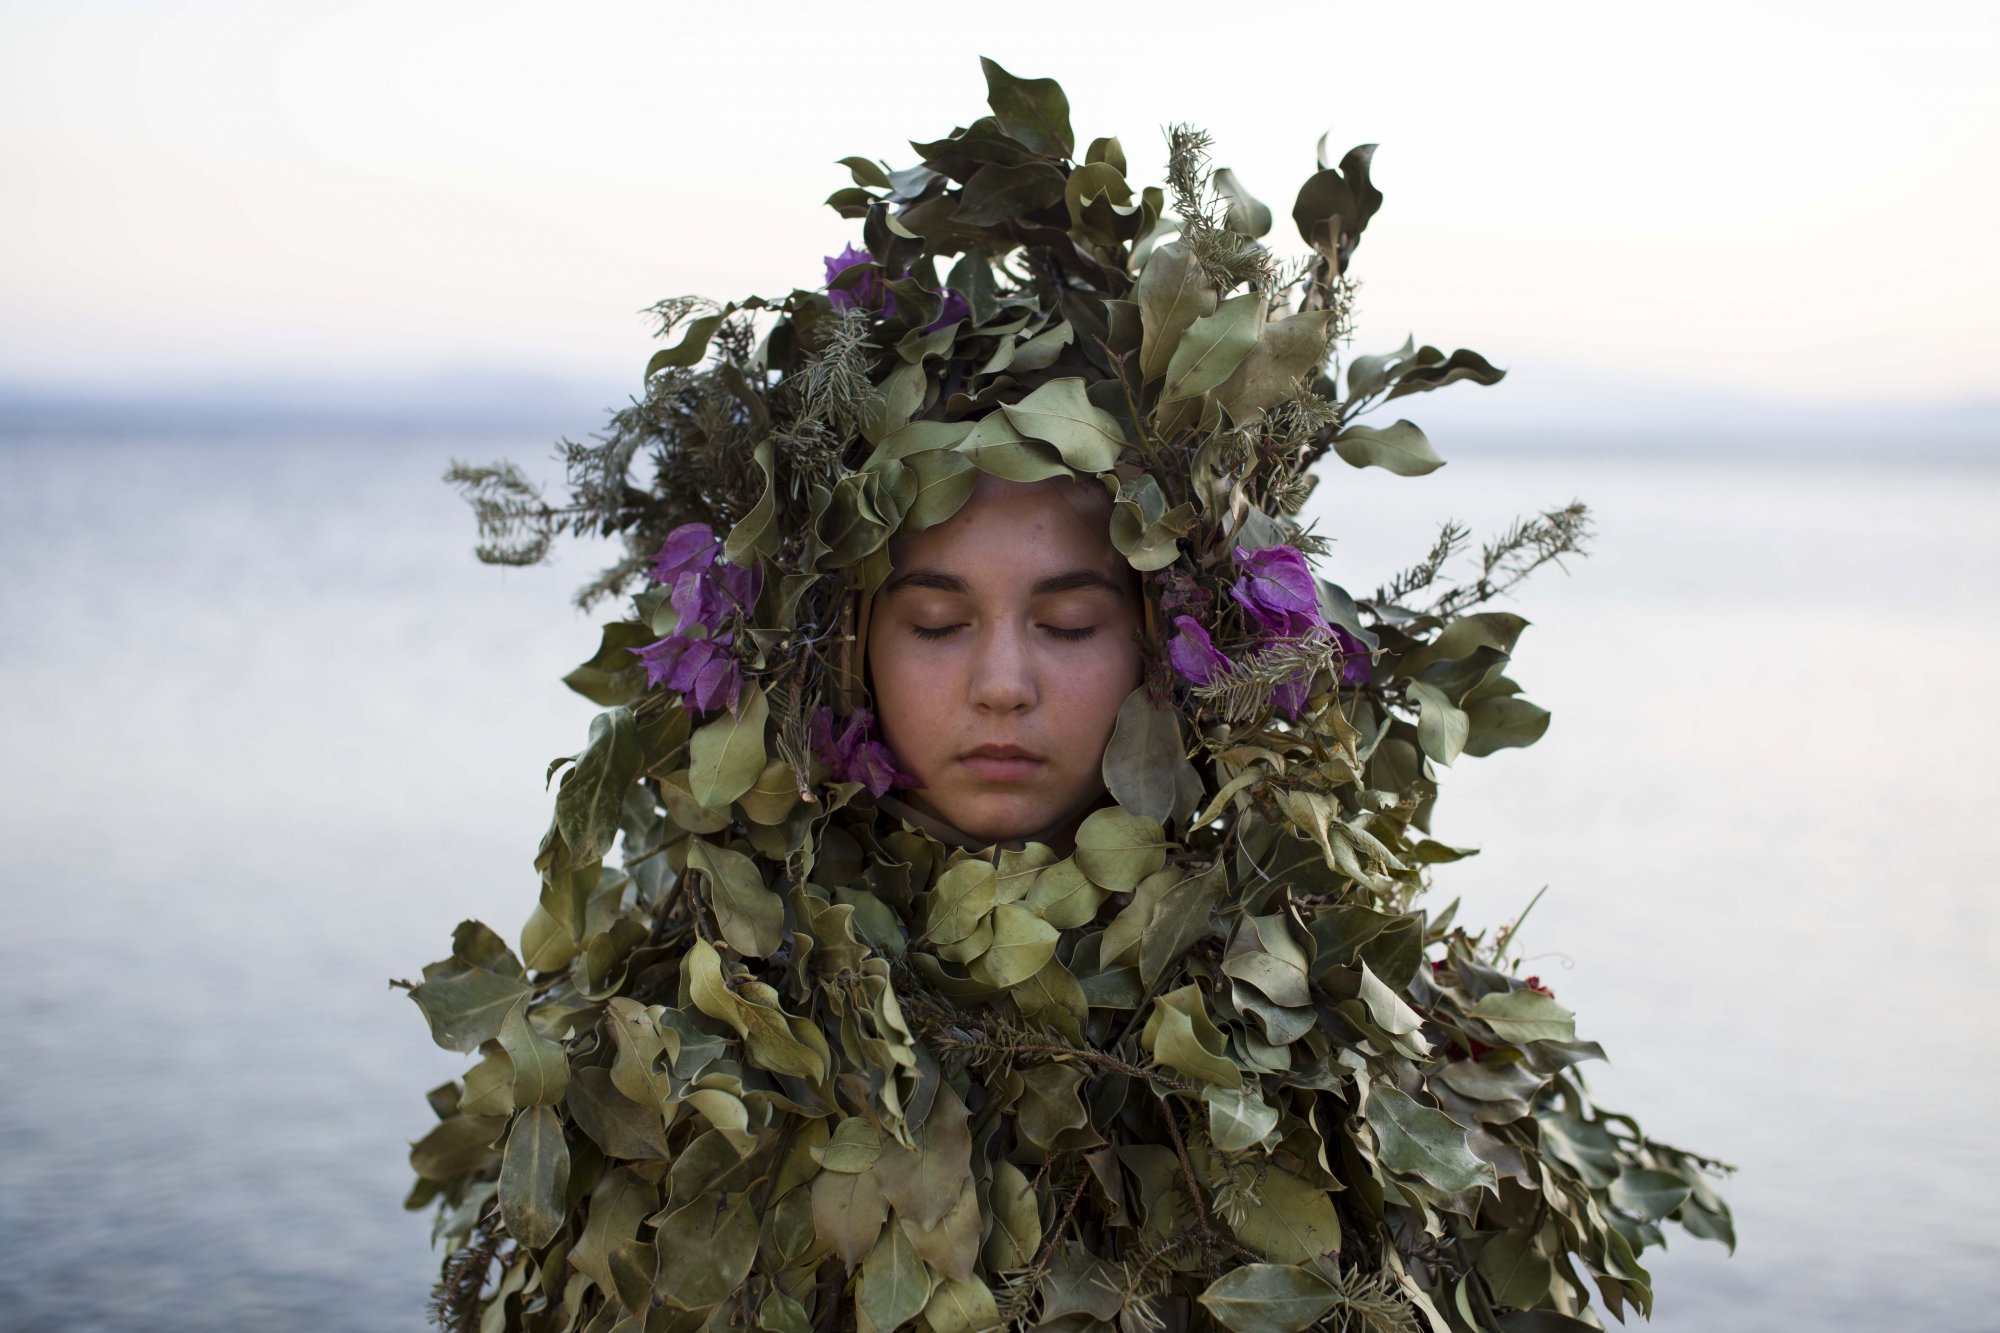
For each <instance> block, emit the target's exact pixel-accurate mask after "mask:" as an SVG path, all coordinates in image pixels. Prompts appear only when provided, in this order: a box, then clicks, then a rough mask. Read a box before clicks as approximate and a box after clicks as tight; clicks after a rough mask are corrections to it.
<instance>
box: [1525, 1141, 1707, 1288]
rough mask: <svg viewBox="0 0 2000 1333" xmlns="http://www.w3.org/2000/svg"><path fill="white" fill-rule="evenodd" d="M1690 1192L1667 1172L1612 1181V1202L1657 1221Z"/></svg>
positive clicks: (1691, 1190) (1626, 1173)
mask: <svg viewBox="0 0 2000 1333" xmlns="http://www.w3.org/2000/svg"><path fill="white" fill-rule="evenodd" d="M1692 1193H1694V1187H1693V1186H1691V1185H1689V1184H1688V1183H1687V1182H1686V1181H1685V1180H1682V1179H1681V1178H1680V1177H1679V1176H1676V1175H1673V1174H1671V1173H1670V1172H1666V1171H1644V1170H1627V1171H1623V1172H1620V1173H1619V1176H1618V1179H1616V1180H1614V1181H1612V1182H1611V1206H1612V1207H1614V1208H1620V1209H1623V1210H1624V1211H1625V1212H1628V1213H1631V1214H1633V1215H1635V1216H1638V1217H1644V1218H1647V1219H1649V1220H1651V1221H1654V1222H1658V1221H1660V1220H1662V1219H1664V1218H1666V1217H1669V1216H1671V1215H1672V1214H1673V1211H1674V1210H1675V1209H1676V1208H1679V1207H1680V1206H1681V1205H1682V1204H1684V1203H1686V1202H1687V1201H1688V1196H1689V1195H1691V1194H1692ZM1515 1304H1517V1305H1518V1304H1525V1302H1519V1301H1517V1302H1515Z"/></svg>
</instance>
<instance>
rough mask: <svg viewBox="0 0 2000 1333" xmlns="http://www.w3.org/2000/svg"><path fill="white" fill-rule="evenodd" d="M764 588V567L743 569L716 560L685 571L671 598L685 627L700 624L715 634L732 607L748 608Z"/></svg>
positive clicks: (677, 582)
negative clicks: (698, 568) (711, 563)
mask: <svg viewBox="0 0 2000 1333" xmlns="http://www.w3.org/2000/svg"><path fill="white" fill-rule="evenodd" d="M763 587H764V571H763V568H762V567H761V566H752V567H751V568H749V569H744V568H743V567H742V566H740V565H732V564H730V563H729V562H727V561H717V562H716V563H715V564H713V565H711V566H710V567H709V568H708V569H706V570H697V571H695V572H693V573H688V574H683V575H681V576H680V578H679V579H678V580H676V581H675V583H674V591H673V595H672V597H671V598H670V599H669V600H670V601H671V602H672V603H673V607H674V614H675V615H677V616H679V617H680V618H681V624H682V626H684V627H690V626H694V625H700V626H701V627H702V628H704V629H706V630H707V631H708V632H709V633H711V634H713V633H714V632H715V631H716V630H717V629H718V628H719V627H720V626H721V624H722V618H723V617H724V616H726V615H728V614H729V613H730V612H731V611H733V610H738V609H741V610H746V611H747V610H748V609H749V608H750V607H751V606H753V605H754V604H755V603H756V601H757V594H758V593H759V592H761V591H762V590H763Z"/></svg>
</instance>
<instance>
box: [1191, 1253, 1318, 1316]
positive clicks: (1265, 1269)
mask: <svg viewBox="0 0 2000 1333" xmlns="http://www.w3.org/2000/svg"><path fill="white" fill-rule="evenodd" d="M1200 1299H1201V1303H1202V1305H1203V1306H1205V1307H1207V1309H1208V1312H1209V1313H1210V1314H1211V1315H1213V1316H1215V1319H1216V1322H1217V1323H1219V1324H1221V1325H1222V1326H1223V1327H1224V1328H1226V1329H1229V1330H1230V1333H1299V1330H1300V1329H1303V1328H1305V1327H1307V1326H1308V1325H1310V1324H1311V1323H1312V1322H1313V1321H1314V1320H1316V1319H1318V1318H1319V1317H1320V1316H1321V1315H1323V1314H1325V1313H1326V1312H1327V1311H1328V1310H1331V1309H1332V1308H1333V1307H1334V1304H1335V1303H1336V1301H1337V1300H1338V1299H1339V1292H1338V1291H1336V1290H1335V1288H1334V1286H1333V1284H1332V1283H1330V1282H1328V1281H1327V1280H1326V1279H1325V1278H1323V1277H1321V1276H1320V1275H1319V1274H1317V1273H1314V1272H1312V1271H1310V1270H1308V1269H1304V1268H1297V1267H1294V1266H1292V1265H1290V1264H1241V1265H1239V1266H1237V1267H1236V1268H1233V1269H1231V1270H1230V1271H1229V1272H1228V1273H1226V1274H1224V1275H1223V1276H1221V1277H1219V1278H1217V1279H1216V1280H1215V1281H1214V1282H1212V1283H1210V1284H1209V1288H1208V1290H1207V1291H1204V1292H1203V1293H1202V1294H1201V1297H1200Z"/></svg>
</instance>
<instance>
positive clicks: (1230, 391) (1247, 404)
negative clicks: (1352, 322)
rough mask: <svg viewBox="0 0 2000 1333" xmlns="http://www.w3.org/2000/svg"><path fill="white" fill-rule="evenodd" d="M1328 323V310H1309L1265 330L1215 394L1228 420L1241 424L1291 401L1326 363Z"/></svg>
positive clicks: (1278, 320)
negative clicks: (1304, 381)
mask: <svg viewBox="0 0 2000 1333" xmlns="http://www.w3.org/2000/svg"><path fill="white" fill-rule="evenodd" d="M1332 319H1333V312H1332V311H1330V310H1309V311H1306V312H1304V313H1303V314H1297V315H1288V316H1286V317H1285V318H1284V319H1276V320H1272V321H1270V322H1269V323H1267V324H1266V325H1264V331H1263V332H1262V333H1260V334H1259V335H1258V336H1257V343H1256V345H1255V346H1254V347H1252V348H1251V349H1250V355H1248V356H1246V357H1244V358H1243V364H1242V365H1240V366H1238V367H1237V368H1236V369H1235V371H1234V372H1233V373H1231V375H1230V376H1229V378H1228V379H1226V380H1224V381H1223V382H1222V386H1221V387H1220V388H1218V389H1217V390H1216V391H1215V396H1216V398H1217V399H1218V400H1219V401H1220V402H1221V403H1222V405H1223V407H1225V408H1226V409H1228V411H1229V415H1230V416H1231V417H1233V418H1235V419H1236V420H1238V421H1245V420H1248V419H1249V418H1250V417H1252V416H1255V415H1256V414H1257V413H1259V412H1267V411H1269V410H1270V409H1271V408H1274V407H1276V406H1277V405H1278V404H1279V403H1282V402H1286V401H1288V400H1290V399H1291V398H1292V397H1293V396H1294V395H1295V394H1296V393H1297V392H1298V390H1299V385H1300V382H1301V381H1302V380H1305V379H1307V378H1308V377H1310V376H1311V375H1312V373H1313V372H1314V371H1315V370H1317V369H1319V367H1320V364H1321V363H1322V362H1324V361H1325V360H1326V349H1327V330H1328V327H1329V324H1330V322H1331V320H1332Z"/></svg>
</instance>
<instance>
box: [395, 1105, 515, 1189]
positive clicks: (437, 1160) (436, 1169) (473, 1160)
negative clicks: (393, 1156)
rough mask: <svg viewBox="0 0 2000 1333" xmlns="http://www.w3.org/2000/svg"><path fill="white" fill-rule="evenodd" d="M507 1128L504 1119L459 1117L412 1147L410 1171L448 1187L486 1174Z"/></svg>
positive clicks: (495, 1117)
mask: <svg viewBox="0 0 2000 1333" xmlns="http://www.w3.org/2000/svg"><path fill="white" fill-rule="evenodd" d="M506 1128H507V1120H506V1117H504V1116H497V1115H455V1116H453V1117H452V1118H451V1119H449V1120H445V1121H441V1122H439V1124H438V1125H437V1127H436V1128H434V1129H432V1130H431V1132H430V1133H428V1134H426V1135H424V1136H423V1137H422V1138H421V1139H418V1140H417V1141H416V1142H415V1143H414V1144H412V1145H411V1146H410V1169H411V1170H412V1171H414V1172H416V1173H417V1176H418V1177H419V1178H420V1179H423V1180H434V1181H437V1182H438V1183H439V1184H444V1185H448V1184H450V1183H451V1182H452V1181H454V1180H457V1179H458V1178H459V1177H460V1176H463V1175H467V1174H469V1173H471V1172H474V1171H485V1170H486V1169H487V1168H488V1167H490V1166H491V1165H492V1164H493V1159H494V1158H495V1157H496V1156H497V1155H498V1154H497V1153H496V1152H495V1150H494V1146H493V1145H494V1140H495V1139H497V1138H499V1137H500V1134H501V1132H502V1131H503V1130H505V1129H506Z"/></svg>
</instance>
